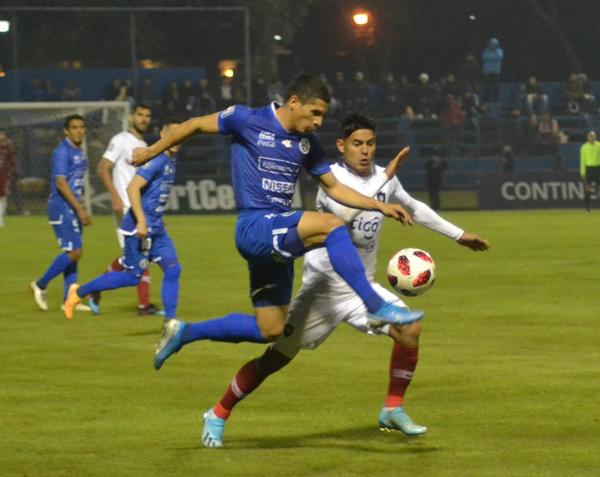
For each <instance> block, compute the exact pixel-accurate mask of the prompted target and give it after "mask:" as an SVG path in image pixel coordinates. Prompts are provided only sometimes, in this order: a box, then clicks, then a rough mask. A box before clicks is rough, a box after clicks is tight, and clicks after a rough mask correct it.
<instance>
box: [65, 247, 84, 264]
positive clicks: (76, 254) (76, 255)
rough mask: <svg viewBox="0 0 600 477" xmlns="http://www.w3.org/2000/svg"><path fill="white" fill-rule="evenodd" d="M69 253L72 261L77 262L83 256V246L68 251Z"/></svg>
mask: <svg viewBox="0 0 600 477" xmlns="http://www.w3.org/2000/svg"><path fill="white" fill-rule="evenodd" d="M67 255H68V256H69V259H70V260H71V261H72V262H76V261H77V260H79V259H80V258H81V257H82V256H83V249H82V248H77V249H75V250H72V251H70V252H68V253H67Z"/></svg>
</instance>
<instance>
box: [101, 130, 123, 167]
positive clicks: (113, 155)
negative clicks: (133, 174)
mask: <svg viewBox="0 0 600 477" xmlns="http://www.w3.org/2000/svg"><path fill="white" fill-rule="evenodd" d="M120 154H121V141H120V140H119V136H118V135H117V136H113V138H112V139H111V140H110V142H109V143H108V146H107V147H106V151H104V154H102V158H103V159H108V160H109V161H110V162H112V163H113V164H114V163H115V162H117V160H118V159H119V155H120Z"/></svg>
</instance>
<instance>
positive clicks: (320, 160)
mask: <svg viewBox="0 0 600 477" xmlns="http://www.w3.org/2000/svg"><path fill="white" fill-rule="evenodd" d="M303 141H304V139H303ZM308 141H310V151H309V153H308V154H309V158H308V160H307V161H306V163H305V167H306V170H307V171H308V172H309V174H310V175H312V176H317V177H318V176H322V175H323V174H327V173H328V172H331V168H330V167H329V163H328V162H327V161H326V160H325V151H324V150H323V146H321V143H320V142H319V140H318V139H317V138H316V137H315V136H311V137H310V139H308Z"/></svg>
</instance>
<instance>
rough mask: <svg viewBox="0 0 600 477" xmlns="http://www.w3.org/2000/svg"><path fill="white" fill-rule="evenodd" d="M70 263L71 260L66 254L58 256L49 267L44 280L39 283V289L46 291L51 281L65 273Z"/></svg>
mask: <svg viewBox="0 0 600 477" xmlns="http://www.w3.org/2000/svg"><path fill="white" fill-rule="evenodd" d="M70 263H71V259H70V258H69V255H67V253H66V252H65V253H61V254H60V255H57V256H56V258H55V259H54V261H53V262H52V264H51V265H50V266H49V267H48V270H46V273H44V275H42V278H40V279H39V280H38V281H37V285H38V287H40V288H41V289H43V290H45V289H46V287H47V286H48V283H50V280H52V279H53V278H54V277H56V276H57V275H59V274H61V273H63V272H64V271H65V269H66V268H67V267H68V266H69V264H70Z"/></svg>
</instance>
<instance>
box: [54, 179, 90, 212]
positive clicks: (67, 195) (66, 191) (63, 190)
mask: <svg viewBox="0 0 600 477" xmlns="http://www.w3.org/2000/svg"><path fill="white" fill-rule="evenodd" d="M56 188H57V189H58V192H59V193H60V195H62V196H63V198H64V199H65V200H66V201H67V202H68V203H69V205H70V206H71V207H73V209H74V210H75V211H79V210H81V209H83V206H82V205H81V202H79V201H78V200H77V197H75V194H73V191H72V190H71V188H70V187H69V183H68V182H67V179H66V178H65V177H64V176H57V177H56Z"/></svg>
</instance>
